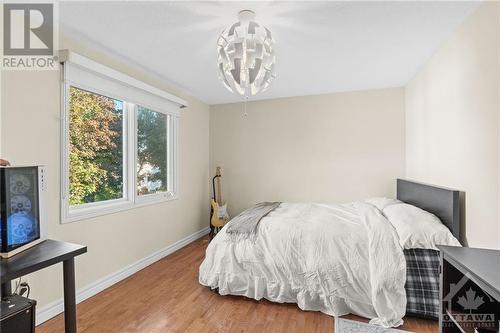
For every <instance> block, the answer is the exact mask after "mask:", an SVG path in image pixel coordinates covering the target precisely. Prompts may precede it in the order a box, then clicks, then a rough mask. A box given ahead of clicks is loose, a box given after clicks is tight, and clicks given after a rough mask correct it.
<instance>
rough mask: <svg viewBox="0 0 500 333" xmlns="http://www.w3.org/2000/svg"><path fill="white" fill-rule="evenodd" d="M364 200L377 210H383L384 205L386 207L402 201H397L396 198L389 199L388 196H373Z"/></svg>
mask: <svg viewBox="0 0 500 333" xmlns="http://www.w3.org/2000/svg"><path fill="white" fill-rule="evenodd" d="M365 202H367V203H369V204H371V205H373V206H375V207H377V208H378V209H379V210H383V209H384V208H385V207H387V206H389V205H394V204H399V203H403V202H402V201H399V200H396V199H389V198H384V197H375V198H370V199H366V200H365Z"/></svg>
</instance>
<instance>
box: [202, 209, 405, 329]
mask: <svg viewBox="0 0 500 333" xmlns="http://www.w3.org/2000/svg"><path fill="white" fill-rule="evenodd" d="M199 273H200V274H199V281H200V283H201V284H202V285H205V286H209V287H211V288H213V289H215V288H218V291H219V293H220V294H221V295H227V294H231V295H243V296H246V297H250V298H254V299H256V300H259V299H261V298H266V299H268V300H270V301H273V302H290V303H297V304H298V306H299V307H300V308H301V309H303V310H315V311H321V312H324V313H326V314H329V315H332V316H339V315H344V314H347V313H355V314H358V315H361V316H364V317H367V318H372V320H371V323H375V324H379V325H382V326H386V327H390V326H399V325H401V324H402V323H403V321H402V318H403V316H404V314H405V308H406V293H405V289H404V285H405V281H406V264H405V259H404V255H403V249H402V248H401V246H400V244H399V240H398V236H397V234H396V232H395V230H394V228H393V227H392V225H391V224H390V222H389V221H388V220H387V219H386V218H385V217H384V215H383V214H382V213H381V211H380V210H379V209H377V208H376V207H375V206H373V205H371V204H368V203H363V202H358V203H351V204H343V205H335V204H315V203H304V204H290V203H282V204H281V205H280V206H279V207H278V208H277V209H275V210H274V211H273V212H271V213H270V214H269V215H268V216H267V217H265V218H263V219H262V220H261V221H260V224H259V227H258V229H257V237H256V238H255V239H253V240H250V239H247V240H241V241H238V242H232V241H231V240H229V237H227V235H226V234H225V228H224V229H222V231H221V232H220V233H219V234H218V235H217V236H216V237H215V238H214V239H213V240H212V242H210V244H209V246H208V248H207V251H206V257H205V260H204V261H203V263H202V264H201V266H200V272H199Z"/></svg>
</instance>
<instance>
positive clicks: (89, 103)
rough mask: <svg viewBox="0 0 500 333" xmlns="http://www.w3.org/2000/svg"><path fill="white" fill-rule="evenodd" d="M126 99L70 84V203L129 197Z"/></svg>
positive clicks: (81, 203)
mask: <svg viewBox="0 0 500 333" xmlns="http://www.w3.org/2000/svg"><path fill="white" fill-rule="evenodd" d="M123 133H124V132H123V102H122V101H120V100H116V99H113V98H110V97H106V96H102V95H98V94H94V93H91V92H88V91H85V90H82V89H78V88H76V87H70V97H69V203H70V205H83V204H88V203H94V202H100V201H106V200H114V199H120V198H123V197H125V194H124V193H123V190H124V187H123V178H124V175H123V171H124V165H123Z"/></svg>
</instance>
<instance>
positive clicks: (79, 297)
mask: <svg viewBox="0 0 500 333" xmlns="http://www.w3.org/2000/svg"><path fill="white" fill-rule="evenodd" d="M209 231H210V228H205V229H202V230H199V231H197V232H195V233H193V234H191V235H189V236H187V237H185V238H183V239H181V240H178V241H177V242H175V243H173V244H171V245H169V246H167V247H165V248H163V249H161V250H158V251H156V252H154V253H152V254H150V255H149V256H147V257H145V258H143V259H140V260H138V261H136V262H134V263H133V264H130V265H128V266H126V267H124V268H123V269H121V270H119V271H117V272H114V273H111V274H109V275H108V276H105V277H103V278H101V279H99V280H97V281H95V282H93V283H91V284H89V285H87V286H85V287H83V288H81V289H79V290H77V291H76V303H77V304H78V303H80V302H82V301H84V300H86V299H87V298H89V297H92V296H94V295H96V294H98V293H100V292H101V291H103V290H104V289H106V288H109V287H111V286H112V285H114V284H115V283H117V282H120V281H121V280H123V279H125V278H127V277H129V276H130V275H132V274H134V273H137V272H138V271H140V270H141V269H143V268H145V267H147V266H149V265H151V264H152V263H154V262H156V261H158V260H160V259H162V258H165V257H166V256H168V255H169V254H172V253H173V252H175V251H177V250H179V249H180V248H182V247H184V246H186V245H188V244H189V243H192V242H194V241H195V240H197V239H199V238H201V237H203V236H205V235H206V234H208V232H209ZM63 311H64V303H63V298H60V299H58V300H56V301H54V302H51V303H49V304H47V305H45V306H43V307H41V308H37V311H36V324H37V325H39V324H41V323H43V322H45V321H47V320H49V319H50V318H52V317H55V316H57V315H58V314H60V313H62V312H63Z"/></svg>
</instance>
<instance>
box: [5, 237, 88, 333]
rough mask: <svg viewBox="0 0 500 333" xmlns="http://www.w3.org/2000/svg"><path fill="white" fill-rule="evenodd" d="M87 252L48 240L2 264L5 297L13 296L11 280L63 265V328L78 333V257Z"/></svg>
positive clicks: (70, 245)
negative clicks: (76, 273)
mask: <svg viewBox="0 0 500 333" xmlns="http://www.w3.org/2000/svg"><path fill="white" fill-rule="evenodd" d="M85 252H87V247H86V246H82V245H78V244H72V243H66V242H61V241H56V240H52V239H48V240H46V241H44V242H42V243H40V244H37V245H35V246H33V247H32V248H30V249H28V250H26V251H23V252H21V253H19V254H16V255H15V256H13V257H11V258H8V259H3V258H2V259H1V261H0V282H1V284H2V296H6V295H10V294H11V293H12V291H11V284H10V281H11V280H14V279H16V278H19V277H21V276H24V275H27V274H30V273H33V272H35V271H38V270H41V269H43V268H45V267H49V266H52V265H55V264H57V263H60V262H62V263H63V278H64V327H65V332H66V333H76V290H75V257H76V256H78V255H80V254H83V253H85Z"/></svg>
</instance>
